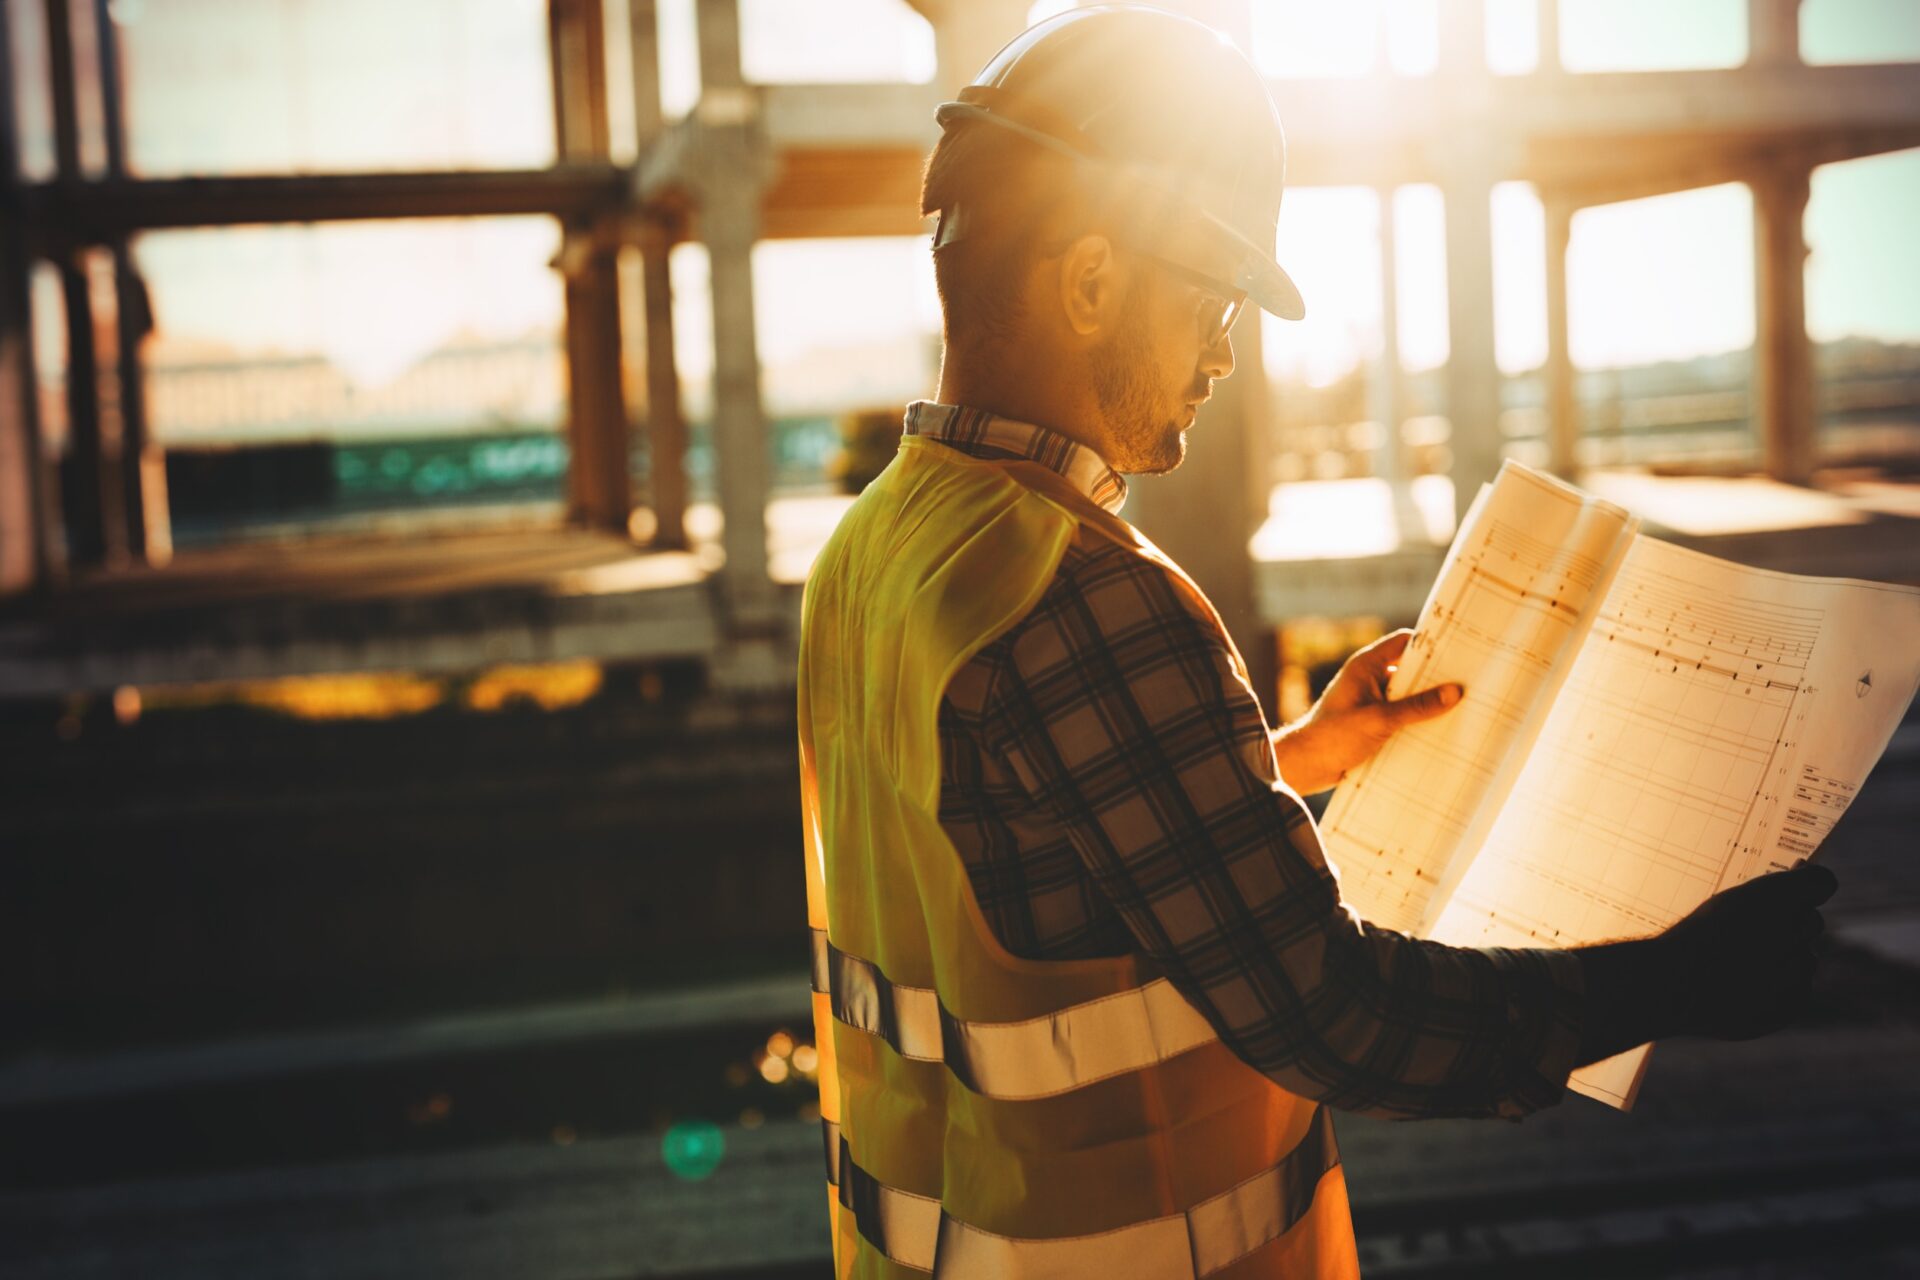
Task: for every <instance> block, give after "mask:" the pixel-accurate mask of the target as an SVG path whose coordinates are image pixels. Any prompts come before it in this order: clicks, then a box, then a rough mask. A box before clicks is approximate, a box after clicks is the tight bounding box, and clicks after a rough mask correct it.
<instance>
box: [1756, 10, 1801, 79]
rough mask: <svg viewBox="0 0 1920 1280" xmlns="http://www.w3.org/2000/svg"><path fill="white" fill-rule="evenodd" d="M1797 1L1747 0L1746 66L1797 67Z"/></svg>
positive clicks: (1798, 49) (1798, 54)
mask: <svg viewBox="0 0 1920 1280" xmlns="http://www.w3.org/2000/svg"><path fill="white" fill-rule="evenodd" d="M1799 62H1800V0H1747V65H1748V66H1750V67H1782V66H1797V65H1798V64H1799Z"/></svg>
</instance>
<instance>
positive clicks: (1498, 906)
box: [1327, 464, 1920, 1108]
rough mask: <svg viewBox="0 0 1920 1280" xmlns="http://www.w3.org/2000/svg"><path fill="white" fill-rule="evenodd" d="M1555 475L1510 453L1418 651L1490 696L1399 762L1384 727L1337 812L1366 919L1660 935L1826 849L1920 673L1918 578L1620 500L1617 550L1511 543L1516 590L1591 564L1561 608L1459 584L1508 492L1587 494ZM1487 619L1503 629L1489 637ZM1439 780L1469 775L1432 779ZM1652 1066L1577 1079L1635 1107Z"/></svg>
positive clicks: (1459, 938)
mask: <svg viewBox="0 0 1920 1280" xmlns="http://www.w3.org/2000/svg"><path fill="white" fill-rule="evenodd" d="M1541 480H1543V478H1541V477H1536V476H1533V475H1532V473H1530V472H1527V471H1525V470H1524V469H1523V468H1520V467H1518V466H1516V465H1515V464H1508V467H1507V469H1506V470H1503V471H1502V473H1501V476H1500V478H1499V479H1498V480H1497V481H1496V483H1495V484H1494V485H1493V487H1492V489H1491V491H1490V492H1489V493H1488V494H1487V495H1486V496H1485V497H1484V498H1483V499H1482V501H1481V502H1480V503H1479V504H1477V505H1476V507H1475V509H1474V510H1473V511H1472V512H1470V513H1469V517H1468V519H1467V521H1465V522H1464V523H1463V528H1462V532H1461V535H1460V537H1459V538H1458V539H1456V543H1455V548H1454V551H1453V552H1452V553H1450V555H1449V562H1448V565H1447V567H1446V569H1445V570H1443V572H1442V582H1441V584H1439V585H1437V586H1436V588H1435V592H1434V596H1433V598H1432V599H1430V600H1429V603H1428V609H1427V611H1426V613H1425V614H1423V617H1422V620H1421V624H1420V632H1419V635H1418V636H1417V637H1416V640H1415V641H1414V642H1413V643H1412V644H1410V645H1409V649H1408V651H1409V654H1410V655H1411V654H1413V653H1414V651H1415V649H1416V647H1418V648H1419V650H1420V655H1421V663H1422V664H1423V667H1422V670H1420V671H1417V672H1415V673H1414V674H1413V675H1412V676H1411V677H1410V678H1409V679H1408V680H1407V682H1406V689H1407V691H1412V690H1413V689H1416V688H1421V687H1425V686H1427V685H1430V684H1432V683H1435V682H1436V680H1440V679H1462V680H1463V683H1465V684H1466V685H1467V697H1466V699H1465V700H1464V701H1463V702H1462V703H1461V704H1460V711H1464V710H1466V709H1467V708H1470V707H1472V706H1473V705H1474V703H1475V701H1476V700H1477V699H1478V698H1480V696H1481V688H1480V687H1478V686H1477V685H1476V683H1475V677H1474V675H1472V674H1458V673H1460V672H1462V671H1463V670H1472V669H1474V668H1475V667H1478V668H1479V670H1480V672H1481V674H1482V675H1492V676H1494V677H1495V681H1496V682H1495V684H1494V687H1493V689H1492V691H1491V693H1492V696H1491V697H1489V698H1488V699H1487V700H1486V703H1487V704H1486V705H1485V706H1483V707H1482V708H1481V709H1480V715H1479V716H1478V717H1477V718H1476V719H1475V720H1474V721H1472V722H1470V724H1469V725H1468V727H1467V728H1465V729H1455V730H1454V731H1453V732H1451V733H1450V734H1449V736H1448V738H1447V740H1446V743H1445V746H1444V748H1441V747H1437V746H1435V745H1434V744H1432V743H1426V744H1423V743H1422V742H1421V741H1420V740H1419V738H1417V737H1416V735H1419V734H1421V733H1422V731H1423V730H1426V729H1429V728H1433V729H1438V728H1440V727H1441V726H1445V725H1446V724H1447V722H1448V721H1449V720H1452V719H1454V718H1455V717H1457V716H1458V715H1459V714H1460V711H1456V712H1455V713H1453V715H1450V716H1446V717H1441V718H1440V720H1438V721H1435V722H1431V724H1430V725H1423V726H1418V727H1417V728H1416V729H1413V730H1409V731H1408V732H1407V733H1405V734H1402V735H1401V738H1402V739H1414V742H1413V744H1412V745H1411V746H1410V747H1409V748H1408V749H1405V750H1402V751H1400V752H1398V753H1396V754H1395V755H1394V756H1393V757H1392V758H1389V756H1388V751H1392V750H1393V747H1394V746H1395V745H1398V741H1399V740H1396V743H1395V744H1390V746H1389V748H1388V751H1383V752H1381V754H1380V756H1379V757H1377V758H1376V760H1375V761H1374V762H1373V764H1372V765H1371V766H1369V768H1368V769H1367V770H1363V771H1357V772H1356V774H1355V776H1354V778H1353V779H1352V780H1351V782H1353V783H1358V784H1360V785H1359V786H1357V787H1355V788H1354V794H1353V795H1352V796H1351V797H1347V796H1345V795H1344V793H1345V792H1346V790H1347V786H1346V785H1343V787H1342V793H1343V794H1342V795H1337V796H1336V797H1335V801H1334V803H1333V804H1332V805H1330V806H1329V809H1328V824H1327V825H1328V827H1329V828H1330V829H1333V830H1334V835H1333V838H1332V839H1330V840H1329V841H1328V854H1329V857H1330V858H1331V859H1332V860H1333V861H1334V864H1335V866H1336V868H1337V869H1338V870H1339V871H1340V874H1341V886H1342V893H1343V896H1345V897H1346V898H1347V900H1348V901H1349V903H1351V904H1352V905H1353V906H1354V907H1355V908H1356V909H1357V910H1359V911H1360V913H1361V915H1362V916H1363V917H1365V918H1368V919H1370V920H1373V921H1374V922H1375V923H1378V924H1382V925H1385V926H1387V927H1390V928H1397V929H1402V930H1404V931H1407V932H1412V933H1417V934H1419V935H1421V936H1428V937H1433V938H1435V939H1438V940H1440V941H1444V942H1449V943H1454V944H1456V945H1462V946H1519V947H1526V946H1545V947H1573V946H1581V945H1585V944H1589V943H1595V942H1603V941H1611V940H1614V939H1620V938H1631V937H1644V936H1646V935H1649V934H1652V933H1657V932H1659V931H1660V930H1661V929H1664V928H1665V927H1666V926H1667V925H1669V924H1671V923H1673V922H1674V921H1675V920H1678V919H1679V918H1680V917H1682V916H1684V915H1686V914H1687V913H1688V912H1689V911H1691V910H1692V909H1693V908H1694V907H1696V906H1698V905H1699V904H1700V903H1701V902H1702V901H1704V900H1705V899H1706V898H1707V897H1709V896H1711V895H1712V894H1714V893H1716V892H1718V891H1720V890H1722V889H1725V888H1728V887H1730V886H1732V885H1735V884H1738V883H1740V882H1741V881H1743V880H1747V879H1750V878H1751V877H1753V876H1756V875H1761V874H1763V873H1765V872H1768V871H1772V870H1777V869H1782V868H1785V867H1789V866H1792V865H1793V864H1795V863H1797V862H1799V861H1802V860H1803V859H1805V858H1808V857H1810V856H1812V855H1813V853H1814V851H1815V850H1816V849H1817V848H1818V847H1819V844H1820V842H1821V840H1822V839H1824V837H1825V836H1826V834H1827V832H1828V831H1829V830H1831V829H1832V827H1833V824H1834V822H1835V821H1836V820H1837V819H1838V818H1839V816H1840V815H1841V814H1842V813H1843V812H1844V811H1845V809H1846V807H1847V804H1848V803H1849V802H1850V801H1851V799H1852V797H1853V795H1854V794H1855V793H1856V792H1857V791H1858V789H1859V787H1860V784H1861V783H1862V782H1863V781H1864V780H1865V778H1866V775H1867V773H1868V771H1869V770H1871V769H1872V767H1873V764H1874V762H1875V761H1876V760H1878V758H1879V756H1880V754H1881V752H1882V751H1883V750H1884V749H1885V747H1886V743H1887V740H1888V739H1889V738H1890V737H1891V735H1892V733H1893V730H1894V729H1895V728H1896V727H1897V726H1898V724H1899V722H1900V719H1901V717H1902V716H1903V715H1904V714H1905V711H1906V709H1907V706H1908V704H1909V703H1910V702H1911V701H1912V699H1913V697H1914V694H1915V691H1916V689H1920V589H1915V588H1911V587H1899V586H1889V585H1885V584H1881V583H1870V582H1855V581H1849V580H1842V579H1826V578H1806V577H1796V576H1793V575H1789V574H1782V573H1774V572H1770V571H1766V570H1759V569H1752V568H1748V567H1745V566H1741V565H1736V564H1731V563H1728V562H1726V561H1722V560H1716V559H1714V558H1712V557H1710V556H1705V555H1701V554H1699V553H1697V552H1692V551H1687V550H1684V549H1681V548H1679V547H1674V546H1671V545H1669V544H1666V543H1663V542H1660V541H1658V540H1656V539H1653V538H1650V537H1645V536H1639V535H1638V534H1637V532H1636V531H1635V530H1634V528H1633V525H1632V521H1631V519H1630V518H1627V517H1625V516H1624V513H1622V517H1621V520H1620V522H1619V523H1618V526H1617V527H1618V528H1619V530H1620V536H1619V537H1618V539H1617V540H1616V542H1615V544H1614V545H1613V547H1612V548H1611V549H1610V551H1608V552H1606V553H1602V554H1596V552H1595V547H1596V545H1597V544H1596V543H1595V542H1594V541H1593V540H1589V541H1586V542H1581V543H1578V544H1575V545H1573V546H1567V545H1564V543H1563V545H1562V547H1561V548H1560V550H1561V551H1562V553H1563V555H1562V556H1561V558H1560V559H1559V560H1558V561H1556V560H1555V559H1554V557H1553V556H1552V555H1551V554H1550V553H1549V552H1548V551H1544V550H1542V549H1541V548H1540V546H1539V545H1536V544H1551V542H1552V540H1553V539H1552V536H1551V533H1552V529H1553V527H1555V526H1552V525H1548V526H1539V525H1536V526H1534V533H1533V538H1532V543H1531V544H1529V546H1528V548H1527V550H1526V552H1525V553H1524V554H1518V555H1509V557H1508V559H1507V560H1506V564H1507V565H1508V567H1509V576H1510V577H1512V578H1513V579H1514V581H1515V582H1516V583H1519V584H1522V585H1524V584H1525V583H1526V582H1536V583H1537V582H1543V581H1546V580H1547V579H1551V578H1552V577H1553V575H1552V573H1551V572H1549V571H1547V569H1546V566H1549V565H1551V564H1554V563H1563V564H1565V565H1566V566H1567V573H1566V575H1565V577H1566V580H1568V581H1574V580H1576V579H1579V578H1581V577H1583V576H1584V577H1590V578H1591V580H1592V584H1593V585H1592V586H1591V587H1590V588H1589V589H1587V590H1586V591H1585V592H1584V593H1583V594H1580V595H1578V596H1576V597H1574V599H1575V600H1576V603H1575V604H1574V606H1573V608H1574V610H1575V612H1574V613H1573V614H1572V615H1570V616H1569V617H1568V619H1567V620H1566V621H1565V622H1564V623H1561V622H1560V621H1559V613H1558V610H1557V608H1555V609H1548V610H1544V611H1543V609H1542V608H1541V607H1540V604H1539V601H1538V600H1537V599H1535V598H1534V596H1535V595H1537V593H1536V592H1534V591H1532V590H1531V589H1529V590H1528V592H1527V593H1526V594H1524V595H1523V594H1520V593H1516V592H1507V593H1506V594H1505V595H1499V594H1498V593H1497V592H1494V591H1492V590H1490V589H1489V588H1488V587H1486V586H1484V585H1475V580H1474V578H1472V577H1470V578H1466V579H1462V578H1461V577H1460V575H1459V574H1458V572H1457V570H1456V564H1455V561H1456V559H1457V560H1459V561H1461V562H1464V563H1467V564H1469V565H1471V566H1472V567H1473V569H1474V571H1475V575H1476V576H1477V577H1486V576H1490V575H1493V570H1494V569H1497V568H1498V567H1499V565H1500V564H1501V558H1500V557H1501V551H1500V548H1501V547H1502V546H1503V545H1506V544H1510V543H1511V540H1512V534H1511V533H1510V532H1508V533H1502V532H1501V531H1500V526H1501V525H1503V524H1505V523H1506V521H1504V520H1502V519H1501V518H1500V513H1501V512H1502V511H1503V510H1505V509H1506V504H1503V503H1502V501H1501V498H1502V493H1501V491H1502V489H1503V488H1507V489H1513V488H1515V486H1516V485H1517V484H1520V483H1525V484H1526V486H1527V487H1526V488H1525V489H1524V490H1520V491H1521V492H1524V493H1526V494H1528V495H1529V496H1530V497H1531V498H1533V499H1534V500H1535V501H1536V502H1538V501H1545V500H1549V499H1551V500H1555V501H1557V503H1558V505H1559V506H1560V507H1561V508H1563V509H1567V510H1571V509H1572V508H1571V507H1570V505H1569V504H1570V503H1571V502H1572V501H1573V499H1572V498H1571V497H1569V495H1576V496H1578V495H1577V491H1574V490H1569V489H1567V488H1566V486H1561V485H1558V484H1557V483H1555V482H1551V481H1546V482H1545V483H1546V485H1548V486H1551V487H1550V488H1543V487H1542V486H1541V485H1540V484H1539V483H1538V482H1540V481H1541ZM1543 495H1544V496H1543ZM1588 501H1589V502H1591V500H1588ZM1590 509H1591V508H1588V507H1581V508H1579V510H1581V511H1583V512H1584V511H1586V510H1590ZM1570 527H1578V522H1577V521H1575V522H1573V524H1572V526H1570ZM1542 529H1544V530H1545V532H1546V535H1547V536H1541V532H1540V531H1541V530H1542ZM1589 561H1591V562H1592V564H1591V566H1589ZM1515 566H1519V567H1515ZM1543 573H1544V574H1545V577H1544V578H1543V577H1542V576H1541V575H1542V574H1543ZM1450 574H1451V575H1453V576H1454V579H1455V582H1454V584H1453V585H1452V586H1451V587H1449V585H1448V583H1447V579H1448V577H1449V575H1450ZM1527 575H1532V576H1530V577H1529V576H1527ZM1494 599H1497V600H1498V604H1497V605H1495V604H1491V603H1488V602H1489V601H1490V600H1494ZM1469 616H1471V617H1474V618H1475V624H1474V625H1473V626H1471V627H1466V626H1463V625H1461V621H1462V619H1463V618H1465V617H1469ZM1529 627H1530V628H1531V629H1529ZM1494 629H1501V635H1502V643H1498V644H1488V643H1486V642H1485V641H1484V640H1483V639H1482V638H1481V637H1482V636H1483V634H1484V633H1487V632H1489V631H1491V630H1494ZM1516 640H1518V641H1520V642H1519V643H1512V642H1513V641H1516ZM1519 673H1532V674H1529V675H1527V677H1526V678H1525V679H1522V678H1521V675H1520V674H1519ZM1401 674H1402V675H1406V674H1407V673H1406V672H1405V671H1403V672H1402V673H1401ZM1396 692H1397V691H1396ZM1432 736H1435V737H1437V735H1432ZM1441 750H1444V751H1446V752H1449V753H1453V754H1449V755H1447V756H1446V757H1445V758H1444V759H1443V760H1441V761H1440V762H1439V763H1436V758H1435V757H1434V756H1433V755H1429V754H1428V753H1437V752H1438V751H1441ZM1443 778H1445V779H1458V780H1460V781H1458V783H1457V784H1456V785H1455V786H1454V787H1453V789H1452V790H1450V791H1441V792H1439V793H1438V794H1437V795H1436V794H1434V793H1431V792H1425V791H1424V790H1423V789H1424V788H1425V787H1426V786H1427V784H1429V783H1431V782H1433V781H1436V780H1439V779H1443ZM1401 796H1410V797H1414V800H1413V802H1412V803H1410V804H1408V805H1407V806H1406V807H1405V808H1404V809H1403V811H1402V812H1399V813H1391V812H1389V813H1379V812H1377V811H1378V810H1379V809H1381V808H1385V807H1387V806H1386V805H1384V804H1382V801H1383V800H1384V801H1388V802H1391V801H1392V800H1394V799H1396V798H1398V797H1401ZM1343 799H1344V800H1345V803H1344V804H1343V803H1342V801H1343ZM1336 818H1337V819H1338V824H1339V825H1338V827H1337V828H1336V827H1335V821H1336ZM1435 818H1443V819H1444V824H1443V825H1438V826H1436V827H1433V828H1431V829H1429V830H1428V832H1427V834H1426V836H1425V837H1424V838H1422V837H1421V836H1420V835H1417V834H1415V833H1414V831H1413V830H1410V829H1417V828H1419V827H1420V825H1421V824H1423V823H1426V822H1428V821H1431V820H1433V819H1435ZM1403 865H1404V867H1405V868H1406V869H1405V870H1403ZM1403 879H1405V880H1411V882H1412V883H1413V884H1414V885H1415V886H1416V887H1417V888H1416V890H1415V891H1414V892H1405V891H1403V890H1402V889H1401V888H1400V886H1399V885H1398V884H1396V881H1402V880H1403ZM1350 886H1351V887H1350ZM1376 912H1377V913H1378V914H1374V913H1376ZM1646 1060H1647V1052H1646V1048H1645V1047H1642V1048H1641V1049H1637V1050H1633V1051H1631V1052H1629V1053H1627V1054H1623V1055H1621V1056H1620V1057H1618V1058H1614V1059H1611V1060H1609V1061H1607V1062H1604V1063H1596V1064H1594V1065H1593V1066H1592V1067H1590V1068H1587V1069H1585V1070H1583V1071H1580V1072H1577V1073H1575V1076H1574V1079H1573V1081H1572V1085H1573V1087H1574V1088H1576V1089H1578V1090H1580V1091H1581V1092H1584V1093H1588V1094H1590V1095H1591V1096H1594V1097H1597V1098H1600V1099H1602V1100H1603V1101H1607V1102H1609V1103H1611V1104H1613V1105H1615V1106H1619V1107H1622V1108H1626V1107H1629V1106H1631V1104H1632V1102H1633V1099H1634V1096H1635V1093H1636V1092H1637V1090H1638V1087H1639V1082H1640V1080H1641V1079H1642V1078H1643V1076H1644V1073H1645V1067H1646Z"/></svg>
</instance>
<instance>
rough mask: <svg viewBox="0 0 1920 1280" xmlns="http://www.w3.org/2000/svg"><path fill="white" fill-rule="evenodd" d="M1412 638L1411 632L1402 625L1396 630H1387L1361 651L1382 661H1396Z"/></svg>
mask: <svg viewBox="0 0 1920 1280" xmlns="http://www.w3.org/2000/svg"><path fill="white" fill-rule="evenodd" d="M1411 639H1413V632H1411V631H1408V630H1407V629H1405V628H1404V627H1403V628H1401V629H1400V630H1398V631H1389V632H1388V633H1387V634H1386V635H1384V636H1381V637H1380V638H1379V639H1378V640H1375V641H1374V642H1373V643H1372V644H1370V645H1368V646H1367V647H1366V648H1365V649H1362V650H1361V652H1362V653H1365V654H1368V655H1370V656H1373V657H1376V658H1378V659H1380V661H1382V662H1384V663H1393V662H1397V661H1399V659H1400V655H1401V654H1403V653H1405V652H1406V651H1407V642H1408V641H1409V640H1411Z"/></svg>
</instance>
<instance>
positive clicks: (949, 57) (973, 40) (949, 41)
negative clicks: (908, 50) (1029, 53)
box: [907, 0, 1032, 95]
mask: <svg viewBox="0 0 1920 1280" xmlns="http://www.w3.org/2000/svg"><path fill="white" fill-rule="evenodd" d="M907 2H908V3H909V4H911V5H912V6H913V7H914V9H915V10H916V11H918V12H919V14H920V16H921V17H923V18H925V19H926V20H927V21H928V22H930V23H932V24H933V39H934V50H935V57H936V59H937V60H938V63H939V69H938V70H937V71H936V72H935V73H934V80H935V82H936V83H937V84H938V85H939V86H940V88H941V90H942V92H943V93H946V94H948V95H951V94H953V93H955V92H957V91H958V90H959V89H960V87H961V86H962V85H965V84H969V83H971V82H972V80H973V78H974V76H975V75H977V74H979V71H980V68H982V67H984V66H986V65H987V61H988V59H990V58H992V57H993V55H994V54H996V53H998V52H1000V48H1001V46H1002V45H1004V44H1006V43H1007V41H1009V40H1011V39H1013V38H1014V37H1015V36H1017V35H1019V34H1020V32H1022V31H1023V30H1025V29H1026V25H1027V10H1028V9H1029V8H1031V7H1032V6H1031V4H1030V0H907Z"/></svg>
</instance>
